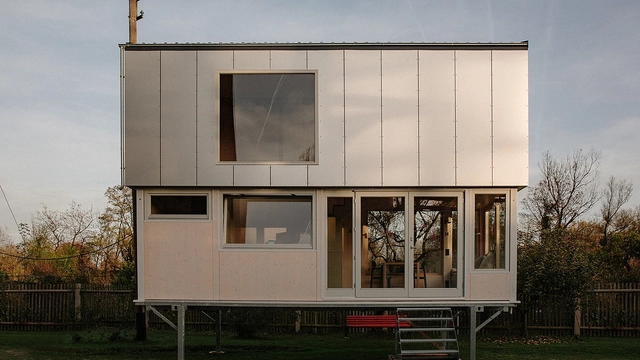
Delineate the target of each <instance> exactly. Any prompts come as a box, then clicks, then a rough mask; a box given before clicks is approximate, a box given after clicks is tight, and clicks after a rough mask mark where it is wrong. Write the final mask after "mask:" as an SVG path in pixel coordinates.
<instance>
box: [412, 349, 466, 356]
mask: <svg viewBox="0 0 640 360" xmlns="http://www.w3.org/2000/svg"><path fill="white" fill-rule="evenodd" d="M457 353H458V350H454V349H450V350H402V352H401V353H400V354H401V355H431V354H457Z"/></svg>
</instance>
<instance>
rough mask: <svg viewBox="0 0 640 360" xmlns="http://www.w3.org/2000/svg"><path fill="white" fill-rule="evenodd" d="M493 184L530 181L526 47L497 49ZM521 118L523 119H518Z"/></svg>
mask: <svg viewBox="0 0 640 360" xmlns="http://www.w3.org/2000/svg"><path fill="white" fill-rule="evenodd" d="M492 57H493V62H492V64H493V135H494V140H493V150H494V153H493V163H494V169H493V185H496V186H513V185H519V184H526V183H527V180H528V178H529V166H528V164H529V160H528V159H529V153H528V151H527V150H528V146H527V144H528V141H529V135H528V134H529V131H528V121H523V120H526V119H527V118H528V117H527V113H528V104H529V102H528V90H527V89H528V86H527V84H528V79H527V78H528V66H527V60H528V59H527V52H526V51H515V50H512V51H493V52H492ZM514 119H520V121H514Z"/></svg>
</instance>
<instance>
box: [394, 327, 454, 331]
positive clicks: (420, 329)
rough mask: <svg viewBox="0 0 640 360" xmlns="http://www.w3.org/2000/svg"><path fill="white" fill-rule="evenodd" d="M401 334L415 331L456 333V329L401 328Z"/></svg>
mask: <svg viewBox="0 0 640 360" xmlns="http://www.w3.org/2000/svg"><path fill="white" fill-rule="evenodd" d="M398 330H400V331H401V332H413V331H425V332H427V331H455V330H456V329H455V328H453V327H446V328H419V327H412V328H400V329H398Z"/></svg>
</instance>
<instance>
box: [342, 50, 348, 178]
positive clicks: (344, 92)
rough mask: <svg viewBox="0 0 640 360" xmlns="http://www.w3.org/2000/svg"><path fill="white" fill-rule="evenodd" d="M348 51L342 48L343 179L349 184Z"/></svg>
mask: <svg viewBox="0 0 640 360" xmlns="http://www.w3.org/2000/svg"><path fill="white" fill-rule="evenodd" d="M346 57H347V53H346V50H342V181H343V185H344V186H347V68H346V66H347V59H346Z"/></svg>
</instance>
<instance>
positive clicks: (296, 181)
mask: <svg viewBox="0 0 640 360" xmlns="http://www.w3.org/2000/svg"><path fill="white" fill-rule="evenodd" d="M307 168H308V166H305V165H303V166H298V165H294V166H291V165H272V166H271V181H270V183H269V185H271V186H304V185H307Z"/></svg>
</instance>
